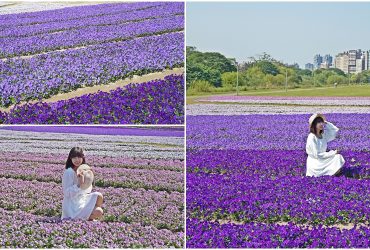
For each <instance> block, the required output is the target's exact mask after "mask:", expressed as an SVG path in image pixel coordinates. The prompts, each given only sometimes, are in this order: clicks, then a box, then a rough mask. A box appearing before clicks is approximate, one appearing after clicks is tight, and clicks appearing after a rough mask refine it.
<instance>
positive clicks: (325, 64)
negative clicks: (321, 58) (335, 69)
mask: <svg viewBox="0 0 370 250" xmlns="http://www.w3.org/2000/svg"><path fill="white" fill-rule="evenodd" d="M330 66H331V65H330V64H329V63H327V62H323V63H321V64H320V69H329V68H330Z"/></svg>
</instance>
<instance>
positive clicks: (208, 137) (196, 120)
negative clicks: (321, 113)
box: [187, 113, 370, 153]
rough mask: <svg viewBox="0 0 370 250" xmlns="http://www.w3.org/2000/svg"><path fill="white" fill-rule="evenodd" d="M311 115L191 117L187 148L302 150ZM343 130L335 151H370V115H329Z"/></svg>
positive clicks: (334, 143) (331, 120) (331, 144)
mask: <svg viewBox="0 0 370 250" xmlns="http://www.w3.org/2000/svg"><path fill="white" fill-rule="evenodd" d="M309 117H310V114H304V115H303V114H302V115H285V114H281V115H258V114H254V115H240V116H226V115H219V116H188V117H187V121H188V123H189V124H191V126H188V127H187V145H188V147H189V148H195V149H207V148H208V149H251V150H302V152H303V153H304V152H305V151H304V150H305V146H306V139H307V136H308V134H309V125H308V119H309ZM326 117H327V119H328V120H329V121H330V122H332V123H334V124H335V125H336V126H337V127H338V128H340V133H339V135H338V138H337V139H336V140H334V141H333V142H331V143H330V144H329V147H330V148H332V149H340V150H355V151H365V150H370V140H368V138H369V135H370V114H338V113H337V114H328V115H326Z"/></svg>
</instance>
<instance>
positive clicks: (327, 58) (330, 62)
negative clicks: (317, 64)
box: [322, 55, 333, 68]
mask: <svg viewBox="0 0 370 250" xmlns="http://www.w3.org/2000/svg"><path fill="white" fill-rule="evenodd" d="M322 63H325V65H326V66H327V67H328V68H330V66H332V65H333V57H332V56H331V55H325V56H324V57H323V60H322Z"/></svg>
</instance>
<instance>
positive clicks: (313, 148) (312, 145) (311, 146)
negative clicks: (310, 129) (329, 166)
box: [306, 135, 337, 159]
mask: <svg viewBox="0 0 370 250" xmlns="http://www.w3.org/2000/svg"><path fill="white" fill-rule="evenodd" d="M306 153H307V154H308V155H309V156H311V157H313V158H315V159H327V158H330V157H333V156H334V155H336V154H337V151H336V150H330V151H329V152H322V153H318V150H317V144H316V142H315V138H314V137H313V136H311V135H310V136H308V138H307V143H306Z"/></svg>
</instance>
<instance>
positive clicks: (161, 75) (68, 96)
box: [0, 68, 184, 112]
mask: <svg viewBox="0 0 370 250" xmlns="http://www.w3.org/2000/svg"><path fill="white" fill-rule="evenodd" d="M183 73H184V68H174V69H166V70H164V71H161V72H155V73H150V74H146V75H142V76H137V75H135V76H134V77H133V78H132V79H130V78H126V79H123V80H118V81H116V82H112V83H109V84H106V85H95V86H91V87H84V88H80V89H77V90H75V91H72V92H69V93H61V94H57V95H55V96H52V97H50V98H48V99H44V100H42V101H43V102H57V101H61V100H68V99H71V98H74V97H79V96H82V95H86V94H93V93H96V92H98V91H103V92H109V91H111V90H113V89H117V88H120V87H124V86H126V85H128V84H130V83H143V82H148V81H152V80H155V79H163V78H164V77H165V76H168V75H172V74H183ZM36 102H38V101H37V100H33V101H29V102H28V103H36ZM22 104H24V103H20V105H22ZM11 108H13V106H10V107H8V108H0V111H3V112H4V111H5V112H8V111H9V110H10V109H11Z"/></svg>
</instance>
